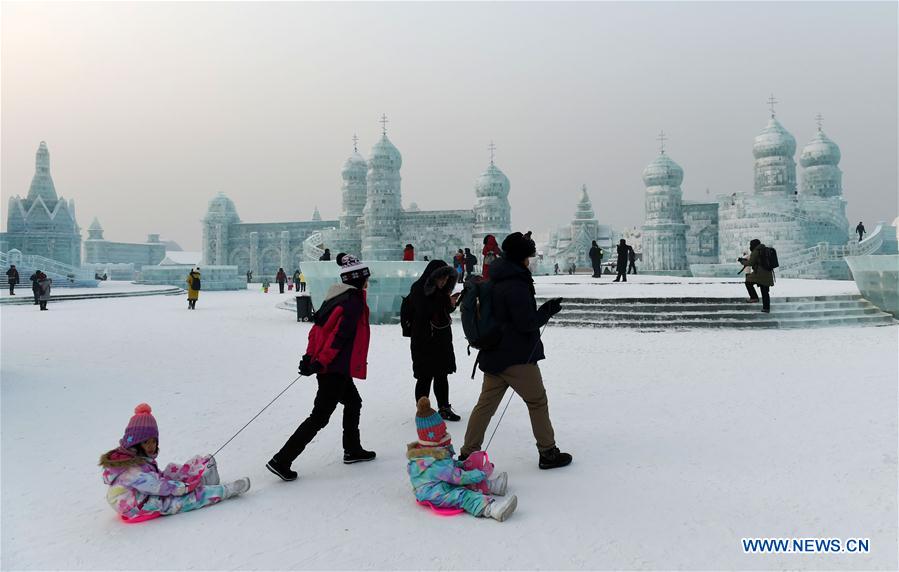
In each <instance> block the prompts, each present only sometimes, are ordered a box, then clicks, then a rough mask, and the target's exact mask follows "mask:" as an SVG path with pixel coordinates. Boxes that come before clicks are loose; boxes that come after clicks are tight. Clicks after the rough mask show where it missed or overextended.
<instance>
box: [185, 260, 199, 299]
mask: <svg viewBox="0 0 899 572" xmlns="http://www.w3.org/2000/svg"><path fill="white" fill-rule="evenodd" d="M186 282H187V309H188V310H196V309H197V300H198V299H199V298H200V267H199V266H197V267H195V268H194V269H192V270H191V271H190V272H189V273H188V275H187V280H186Z"/></svg>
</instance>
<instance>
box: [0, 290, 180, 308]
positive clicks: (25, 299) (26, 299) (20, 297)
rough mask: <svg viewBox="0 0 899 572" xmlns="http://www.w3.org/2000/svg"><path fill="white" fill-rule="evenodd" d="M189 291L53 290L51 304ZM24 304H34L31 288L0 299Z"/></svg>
mask: <svg viewBox="0 0 899 572" xmlns="http://www.w3.org/2000/svg"><path fill="white" fill-rule="evenodd" d="M186 293H187V291H186V290H184V289H183V288H179V287H177V286H172V287H170V288H164V289H163V288H160V289H158V290H143V291H139V292H102V293H101V292H98V293H96V294H94V293H91V294H55V293H53V291H52V290H51V293H50V303H51V304H54V303H56V302H68V301H71V300H98V299H101V298H138V297H142V296H179V295H182V294H186ZM24 304H34V295H33V294H32V293H31V288H16V296H15V297H12V296H9V297H6V296H4V297H3V298H0V305H3V306H21V305H24Z"/></svg>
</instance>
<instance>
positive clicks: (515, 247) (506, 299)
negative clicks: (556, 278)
mask: <svg viewBox="0 0 899 572" xmlns="http://www.w3.org/2000/svg"><path fill="white" fill-rule="evenodd" d="M502 249H503V253H502V256H501V257H500V258H498V259H497V260H496V261H495V262H494V263H493V264H492V265H491V266H490V280H491V282H492V283H493V293H492V300H493V312H492V314H493V316H494V318H495V320H496V322H497V324H498V325H499V328H500V331H501V332H502V337H501V338H500V341H499V343H498V344H497V345H496V347H494V348H490V349H486V348H485V349H482V350H481V352H480V356H479V361H480V368H481V371H483V372H484V383H483V385H482V386H481V396H480V398H478V403H477V405H475V407H474V409H473V410H472V412H471V416H470V417H469V419H468V429H467V430H466V431H465V444H464V445H463V446H462V449H461V450H460V451H459V458H460V459H464V458H466V457H468V455H470V454H472V453H473V452H475V451H478V450H480V449H481V446H482V444H483V441H484V433H485V432H486V430H487V425H489V423H490V419H491V418H492V417H493V414H494V413H496V408H497V407H498V406H499V404H500V402H501V401H502V399H503V396H504V395H505V394H506V390H507V389H508V388H510V387H511V388H512V390H513V391H514V392H515V393H517V394H518V395H519V396H520V397H521V399H522V400H523V401H524V402H525V404H527V406H528V412H529V414H530V417H531V429H532V430H533V432H534V439H535V440H536V442H537V450H538V452H539V454H540V458H539V467H540V468H541V469H554V468H557V467H564V466H565V465H568V464H569V463H571V455H569V454H568V453H562V452H561V451H559V448H558V447H557V446H556V440H555V434H554V432H553V426H552V422H551V421H550V420H549V402H548V400H547V398H546V389H545V388H544V387H543V378H542V377H541V375H540V367H539V366H538V365H537V362H539V361H540V360H542V359H544V358H545V357H546V356H544V355H543V342H541V341H540V328H542V327H543V326H544V325H546V323H547V322H548V321H549V319H550V318H551V317H552V316H554V315H555V314H557V313H558V312H559V311H560V310H561V309H562V299H561V298H554V299H552V300H549V301H547V302H545V303H544V304H543V305H542V306H540V308H537V302H536V299H535V297H534V279H533V278H532V277H531V271H530V270H529V269H528V266H529V264H530V259H531V257H533V256H536V255H537V247H536V245H535V244H534V241H533V240H532V239H531V233H530V232H528V233H527V234H521V233H520V232H513V233H512V234H510V235H509V236H508V237H507V238H506V240H504V241H503V244H502Z"/></svg>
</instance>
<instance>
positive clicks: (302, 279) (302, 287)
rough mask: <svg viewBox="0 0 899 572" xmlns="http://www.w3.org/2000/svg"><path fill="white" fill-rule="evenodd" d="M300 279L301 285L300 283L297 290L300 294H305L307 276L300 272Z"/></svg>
mask: <svg viewBox="0 0 899 572" xmlns="http://www.w3.org/2000/svg"><path fill="white" fill-rule="evenodd" d="M299 278H300V283H299V286H297V288H299V291H300V292H305V291H306V276H305V275H304V274H303V273H302V272H300V276H299Z"/></svg>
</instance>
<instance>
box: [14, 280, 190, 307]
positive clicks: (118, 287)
mask: <svg viewBox="0 0 899 572" xmlns="http://www.w3.org/2000/svg"><path fill="white" fill-rule="evenodd" d="M2 286H4V288H3V289H2V290H0V298H10V297H11V296H10V295H9V288H8V287H6V285H5V284H2ZM171 288H172V287H171V286H168V285H165V284H162V285H154V284H135V283H134V282H125V281H122V280H109V281H105V282H100V284H98V285H97V287H96V288H62V287H60V288H53V290H52V293H53V294H54V295H56V296H64V295H66V296H68V295H71V296H75V295H82V294H96V295H102V294H110V293H113V292H114V293H117V294H118V293H132V292H156V291H161V290H171ZM16 296H17V297H18V296H24V297H26V298H28V297H31V283H30V282H28V281H27V280H26V281H25V283H23V284H19V285H18V286H17V287H16ZM51 304H52V301H51Z"/></svg>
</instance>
